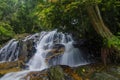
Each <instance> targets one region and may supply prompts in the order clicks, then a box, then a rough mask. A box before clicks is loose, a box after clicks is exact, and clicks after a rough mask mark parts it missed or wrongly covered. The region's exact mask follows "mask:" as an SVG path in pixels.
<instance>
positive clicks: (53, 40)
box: [0, 30, 88, 80]
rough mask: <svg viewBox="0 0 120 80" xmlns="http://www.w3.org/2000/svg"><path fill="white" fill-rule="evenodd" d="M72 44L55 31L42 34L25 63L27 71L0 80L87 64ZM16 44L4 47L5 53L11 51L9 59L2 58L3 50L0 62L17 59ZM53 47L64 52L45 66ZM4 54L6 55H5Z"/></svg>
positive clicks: (66, 37)
mask: <svg viewBox="0 0 120 80" xmlns="http://www.w3.org/2000/svg"><path fill="white" fill-rule="evenodd" d="M12 41H14V40H12ZM12 41H11V42H12ZM73 42H74V40H73V39H72V36H71V35H69V34H63V33H62V32H57V30H54V31H50V32H42V33H41V34H40V37H39V40H38V41H37V47H36V53H35V54H34V55H33V57H32V58H31V59H30V60H29V62H28V63H26V65H28V66H29V69H28V70H23V71H20V72H11V73H8V74H6V75H5V76H3V77H2V78H1V79H0V80H24V79H23V77H24V76H26V75H27V73H29V72H30V71H41V70H43V69H46V68H49V67H50V66H52V65H68V66H71V67H75V66H79V65H85V64H88V62H87V60H86V59H85V57H84V54H83V53H81V51H80V50H79V49H77V48H74V46H73ZM16 44H17V41H16V42H14V43H13V44H11V46H8V45H6V46H5V47H4V49H5V51H6V50H11V49H12V50H11V51H12V52H11V55H10V57H7V56H4V55H3V52H2V50H3V49H1V52H0V57H4V58H2V59H1V60H0V61H1V62H2V61H13V60H16V59H17V57H18V56H17V55H18V52H17V49H15V46H17V45H16ZM9 45H10V44H9ZM54 45H60V46H62V47H64V49H65V50H64V52H63V53H61V54H60V55H58V56H55V57H54V58H53V59H51V60H50V61H49V64H47V63H46V56H47V55H48V54H49V52H50V51H52V50H53V47H54ZM8 48H9V49H8ZM15 50H16V51H15ZM12 53H14V54H12ZM4 54H5V55H7V53H4ZM6 57H7V58H6ZM11 57H13V58H11ZM12 59H13V60H12Z"/></svg>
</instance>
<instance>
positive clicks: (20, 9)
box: [0, 0, 120, 52]
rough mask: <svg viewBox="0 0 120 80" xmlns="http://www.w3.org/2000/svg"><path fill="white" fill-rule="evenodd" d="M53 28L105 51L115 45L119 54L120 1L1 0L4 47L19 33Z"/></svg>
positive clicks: (0, 38)
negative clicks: (85, 40)
mask: <svg viewBox="0 0 120 80" xmlns="http://www.w3.org/2000/svg"><path fill="white" fill-rule="evenodd" d="M92 10H93V11H92ZM91 13H92V14H94V15H93V16H91V15H90V14H91ZM97 14H98V16H97ZM99 15H100V16H99ZM95 17H96V19H95ZM99 19H100V21H101V23H99ZM97 20H98V22H97ZM92 23H93V24H92ZM94 23H95V24H94ZM97 24H98V27H96V26H97ZM104 25H106V26H104ZM102 26H103V28H102ZM104 28H105V30H104ZM106 28H107V29H108V30H107V29H106ZM53 29H58V30H60V31H63V32H68V33H72V34H73V35H75V36H77V38H78V39H80V38H84V39H89V40H91V42H92V43H94V44H96V43H99V44H98V45H100V46H101V47H103V48H106V46H107V47H108V48H109V49H111V46H113V47H114V48H115V50H116V51H118V52H119V50H120V40H119V38H120V1H119V0H0V45H2V44H4V43H5V42H7V41H8V40H10V39H12V38H15V36H16V35H18V34H23V33H27V34H32V33H35V32H40V31H43V30H53ZM104 33H105V34H104ZM107 33H110V34H112V35H113V36H111V35H109V34H107ZM103 52H105V51H104V50H103Z"/></svg>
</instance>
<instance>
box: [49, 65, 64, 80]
mask: <svg viewBox="0 0 120 80" xmlns="http://www.w3.org/2000/svg"><path fill="white" fill-rule="evenodd" d="M48 76H49V80H65V76H64V72H63V69H62V68H61V67H60V66H56V67H51V68H50V69H49V71H48Z"/></svg>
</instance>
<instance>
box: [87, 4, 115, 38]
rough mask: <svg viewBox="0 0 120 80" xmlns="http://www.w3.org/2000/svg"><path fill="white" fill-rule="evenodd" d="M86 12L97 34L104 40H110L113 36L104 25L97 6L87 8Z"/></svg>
mask: <svg viewBox="0 0 120 80" xmlns="http://www.w3.org/2000/svg"><path fill="white" fill-rule="evenodd" d="M87 11H88V15H89V17H90V19H91V22H92V25H93V27H94V29H95V30H96V32H97V33H98V34H100V35H101V36H102V37H103V38H106V39H110V38H111V37H113V36H114V35H113V34H112V33H111V32H110V30H109V29H108V28H107V27H106V25H105V24H104V22H103V19H102V17H101V14H100V11H99V8H98V5H95V6H88V7H87Z"/></svg>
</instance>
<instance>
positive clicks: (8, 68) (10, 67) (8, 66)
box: [0, 61, 21, 76]
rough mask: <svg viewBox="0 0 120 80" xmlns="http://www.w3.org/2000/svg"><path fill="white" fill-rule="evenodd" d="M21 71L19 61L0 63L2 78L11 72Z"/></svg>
mask: <svg viewBox="0 0 120 80" xmlns="http://www.w3.org/2000/svg"><path fill="white" fill-rule="evenodd" d="M20 70H21V69H20V68H19V67H18V62H17V61H14V62H3V63H0V75H1V76H3V75H4V74H6V73H9V72H16V71H20Z"/></svg>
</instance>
